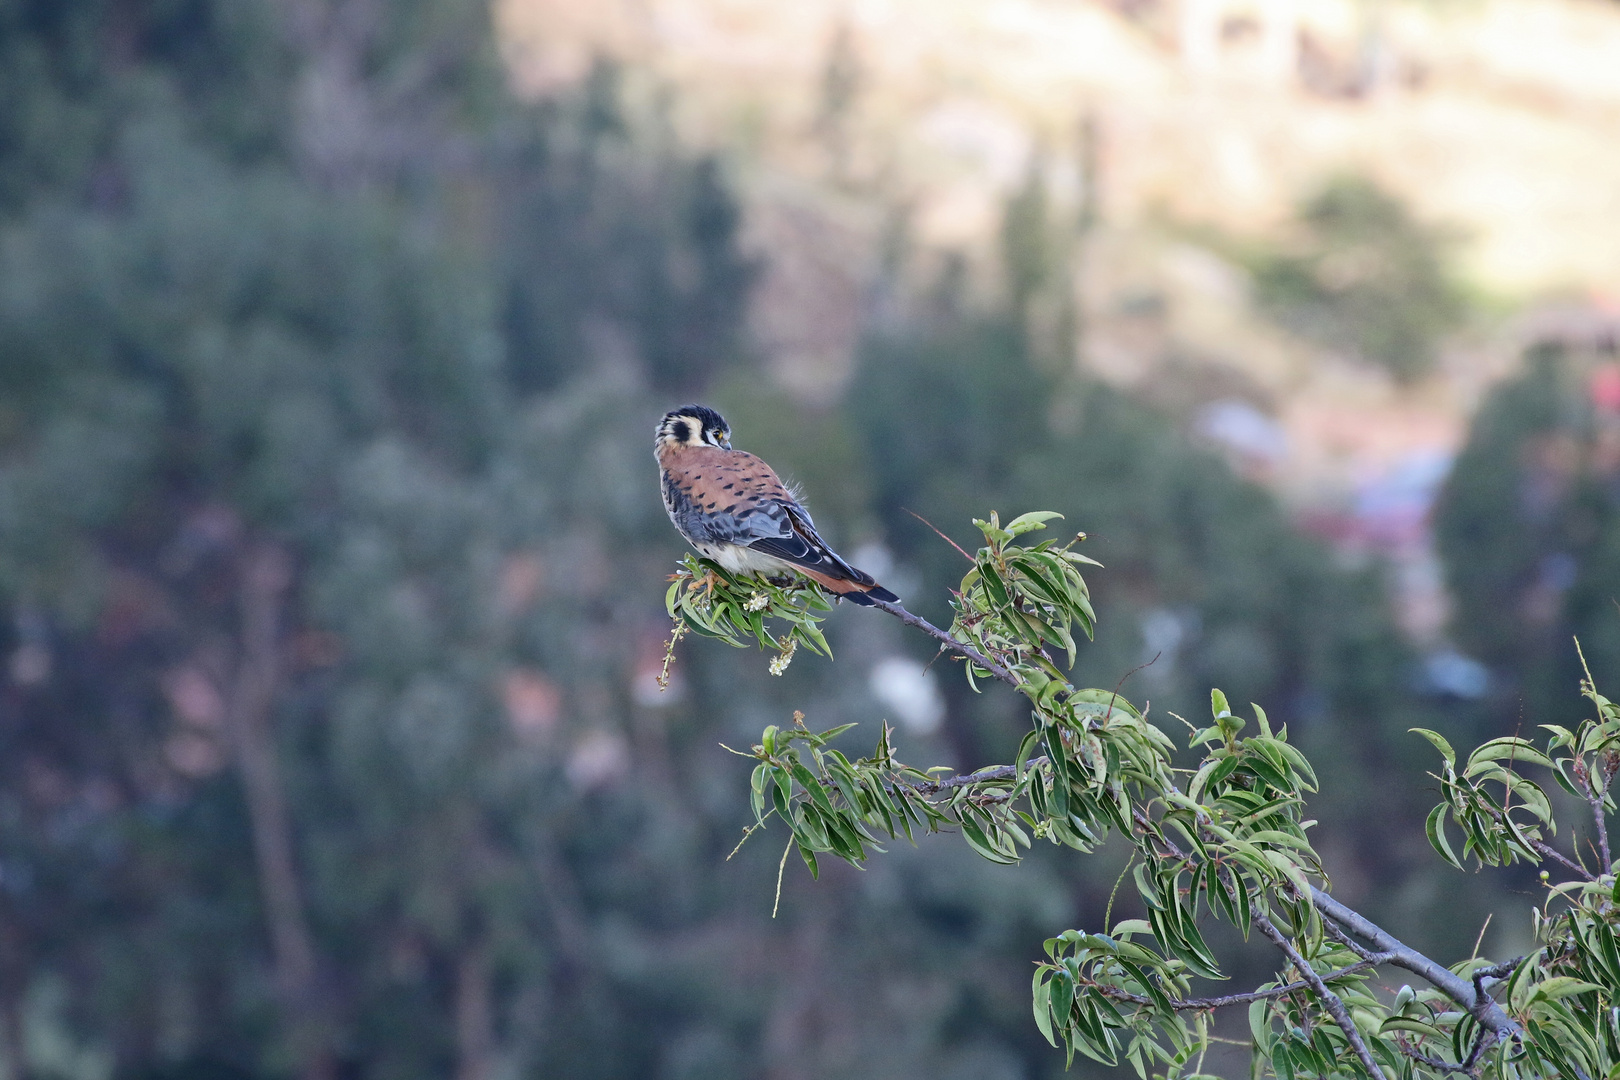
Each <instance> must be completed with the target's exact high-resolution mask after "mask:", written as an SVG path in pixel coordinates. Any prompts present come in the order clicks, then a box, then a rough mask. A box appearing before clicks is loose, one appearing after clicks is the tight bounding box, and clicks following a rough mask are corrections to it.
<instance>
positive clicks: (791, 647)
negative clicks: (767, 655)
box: [771, 638, 799, 675]
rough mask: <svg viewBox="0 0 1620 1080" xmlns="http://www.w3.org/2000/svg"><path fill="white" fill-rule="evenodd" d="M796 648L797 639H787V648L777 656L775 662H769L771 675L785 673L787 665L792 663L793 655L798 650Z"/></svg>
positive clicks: (797, 644) (797, 646)
mask: <svg viewBox="0 0 1620 1080" xmlns="http://www.w3.org/2000/svg"><path fill="white" fill-rule="evenodd" d="M798 648H799V639H798V638H788V643H787V647H786V648H784V649H783V650H782V651H781V653H779V654H778V655H777V657H776V659H775V660H772V661H771V674H772V675H780V674H782V672H784V671H786V670H787V668H788V665H789V664H791V663H793V654H794V652H796V651H797V650H798Z"/></svg>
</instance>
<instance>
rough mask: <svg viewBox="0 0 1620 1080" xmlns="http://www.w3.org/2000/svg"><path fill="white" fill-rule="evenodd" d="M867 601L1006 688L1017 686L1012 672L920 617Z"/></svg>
mask: <svg viewBox="0 0 1620 1080" xmlns="http://www.w3.org/2000/svg"><path fill="white" fill-rule="evenodd" d="M867 599H869V600H871V601H872V606H873V607H875V608H879V609H881V610H883V611H886V612H888V613H889V614H890V615H893V616H894V617H895V618H897V619H899V620H900V621H901V622H903V623H905V624H906V625H907V626H911V627H915V628H916V629H918V630H921V631H922V632H923V633H925V634H927V635H928V636H929V637H931V638H933V639H934V640H935V641H937V642H939V643H940V645H941V647H943V648H945V649H948V650H950V651H951V652H953V653H956V654H957V655H958V656H965V657H967V658H968V659H969V660H971V661H972V662H973V663H974V664H976V665H977V666H979V667H981V668H983V669H984V670H986V671H988V672H989V673H990V674H991V675H993V676H995V677H996V678H998V679H1000V680H1001V681H1002V682H1004V683H1006V684H1007V685H1008V686H1017V685H1018V678H1017V676H1015V675H1014V674H1013V673H1012V672H1010V671H1008V670H1007V669H1006V668H1005V667H1003V666H1002V665H1000V664H998V663H996V662H995V661H994V660H992V659H990V658H989V657H987V656H985V655H984V654H983V653H982V652H980V651H979V650H978V649H975V648H974V647H973V646H971V645H968V644H965V643H963V642H960V641H957V640H956V639H955V638H953V637H951V635H949V634H947V633H946V632H945V631H943V630H941V629H940V628H939V627H937V626H935V625H934V624H933V623H931V622H929V621H928V620H927V619H925V618H923V617H922V616H921V615H913V614H912V613H911V612H909V611H907V610H906V609H905V608H903V607H901V606H900V605H899V604H891V603H889V602H888V601H887V600H878V599H874V598H872V597H868V598H867Z"/></svg>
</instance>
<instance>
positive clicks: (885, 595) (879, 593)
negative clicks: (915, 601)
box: [843, 585, 900, 607]
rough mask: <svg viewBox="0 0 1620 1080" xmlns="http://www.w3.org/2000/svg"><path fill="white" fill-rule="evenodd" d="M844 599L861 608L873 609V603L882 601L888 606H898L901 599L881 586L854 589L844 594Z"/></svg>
mask: <svg viewBox="0 0 1620 1080" xmlns="http://www.w3.org/2000/svg"><path fill="white" fill-rule="evenodd" d="M843 596H844V599H845V600H848V601H849V602H850V603H852V604H856V605H858V606H860V607H873V606H874V605H873V603H872V601H874V600H882V601H883V602H884V603H886V604H898V603H899V602H900V598H899V597H898V596H896V595H894V593H892V592H890V591H889V590H888V589H885V588H884V587H883V586H881V585H874V586H872V587H871V588H870V589H864V590H862V589H852V590H850V591H849V592H847V593H844V594H843Z"/></svg>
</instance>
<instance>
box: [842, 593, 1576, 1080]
mask: <svg viewBox="0 0 1620 1080" xmlns="http://www.w3.org/2000/svg"><path fill="white" fill-rule="evenodd" d="M872 603H873V606H875V607H877V608H880V609H881V610H883V611H886V612H888V613H889V614H890V615H893V616H894V617H895V618H897V619H899V620H900V621H901V622H903V623H905V624H906V625H907V626H911V627H915V628H917V629H919V630H921V631H923V633H925V634H927V635H928V636H929V637H932V638H934V639H935V640H936V641H938V642H939V643H940V644H941V645H942V646H943V647H944V648H946V649H949V650H950V651H952V652H955V653H957V654H959V655H962V656H965V657H967V658H968V659H969V660H971V661H972V662H973V663H975V664H977V665H979V666H980V667H982V668H983V669H984V670H986V671H988V672H990V674H991V675H992V676H994V677H995V678H997V679H1000V680H1001V681H1002V682H1004V683H1006V684H1007V685H1008V686H1011V687H1013V688H1014V689H1017V687H1018V680H1017V678H1016V677H1015V676H1014V675H1013V673H1012V672H1011V671H1008V670H1007V668H1006V667H1004V666H1002V665H1000V664H997V663H995V662H994V661H991V660H988V659H987V658H986V657H985V656H984V655H983V654H981V653H980V652H979V651H978V650H977V649H974V648H973V647H972V646H970V645H964V644H963V643H962V642H960V641H957V640H956V639H955V638H953V637H951V636H950V635H949V634H947V633H946V632H945V631H943V630H941V629H939V627H937V626H935V625H933V624H932V623H930V622H929V621H928V620H927V619H924V618H921V617H920V616H917V615H913V614H912V613H911V612H909V611H907V610H906V609H905V608H903V607H901V606H900V605H898V604H890V603H886V602H885V601H882V600H873V601H872ZM1000 770H1006V772H1005V775H1006V776H1012V775H1013V767H1012V766H1011V765H1002V766H996V767H994V768H991V769H981V770H979V771H978V772H975V773H969V774H967V776H966V777H953V778H952V779H953V780H959V781H960V782H961V783H971V782H973V781H972V778H974V777H977V778H979V779H999V778H1000V777H1001V775H1002V774H1001V772H1000ZM941 783H942V784H944V783H946V782H945V781H942V782H941ZM1538 850H1540V849H1539V848H1538ZM1552 854H1553V855H1554V857H1556V858H1558V860H1559V861H1560V862H1562V863H1565V864H1566V865H1571V866H1572V867H1573V864H1570V863H1569V861H1568V860H1567V859H1564V858H1563V857H1562V856H1559V855H1557V854H1556V852H1554V853H1552ZM1573 868H1574V869H1575V870H1576V871H1577V872H1578V873H1580V874H1581V875H1582V876H1584V877H1586V878H1587V879H1588V880H1590V878H1591V875H1590V874H1587V873H1586V871H1584V870H1581V869H1579V867H1573ZM1311 900H1312V902H1313V903H1314V904H1315V905H1316V908H1317V910H1318V911H1320V912H1321V913H1322V914H1323V915H1326V916H1327V917H1328V918H1329V919H1331V920H1333V921H1334V922H1335V923H1337V924H1338V925H1339V926H1341V927H1343V928H1344V929H1345V930H1347V931H1349V932H1350V933H1353V934H1356V935H1357V936H1359V937H1361V938H1362V939H1363V940H1365V941H1367V942H1370V943H1371V945H1372V946H1373V948H1374V949H1375V950H1376V951H1377V952H1378V953H1381V954H1386V955H1387V956H1388V963H1390V964H1393V965H1394V966H1396V967H1400V968H1404V969H1405V970H1407V971H1410V972H1412V973H1413V974H1415V975H1418V976H1420V977H1421V978H1423V979H1424V980H1425V981H1427V982H1428V983H1429V984H1430V985H1431V986H1433V987H1434V988H1435V989H1437V990H1439V991H1440V992H1441V993H1443V994H1445V995H1446V996H1447V997H1449V998H1450V999H1451V1000H1453V1001H1455V1002H1456V1003H1457V1004H1458V1005H1460V1006H1462V1007H1463V1008H1465V1009H1467V1010H1468V1011H1469V1012H1470V1013H1471V1014H1472V1015H1473V1017H1474V1019H1476V1020H1478V1021H1479V1023H1480V1025H1481V1026H1483V1027H1486V1028H1488V1029H1489V1030H1490V1031H1491V1032H1492V1033H1493V1035H1494V1036H1495V1037H1496V1038H1497V1039H1503V1038H1511V1039H1513V1040H1515V1041H1517V1040H1518V1039H1519V1038H1520V1037H1521V1035H1522V1029H1521V1028H1520V1026H1519V1024H1518V1023H1517V1022H1516V1021H1515V1020H1514V1019H1513V1018H1512V1017H1510V1016H1508V1015H1507V1013H1505V1012H1504V1011H1503V1010H1502V1007H1501V1006H1500V1005H1498V1004H1497V1003H1496V1002H1495V1000H1493V999H1492V998H1490V997H1489V996H1488V995H1487V996H1486V998H1485V1000H1484V1001H1480V1000H1479V999H1478V997H1477V996H1476V995H1475V994H1474V993H1473V987H1472V986H1471V985H1470V984H1469V982H1468V980H1466V979H1463V978H1462V977H1461V976H1459V975H1456V974H1454V973H1452V972H1451V971H1450V970H1449V969H1447V968H1446V967H1445V966H1444V965H1442V964H1440V963H1438V962H1436V961H1434V960H1431V959H1429V958H1428V957H1427V956H1425V955H1423V954H1422V953H1420V952H1418V951H1417V950H1416V949H1413V948H1411V947H1409V946H1407V945H1404V944H1402V943H1401V941H1400V940H1398V939H1397V938H1396V937H1395V936H1394V935H1393V934H1391V933H1389V932H1388V931H1386V930H1384V929H1383V928H1382V927H1380V926H1379V925H1378V924H1376V923H1374V922H1373V921H1372V920H1371V919H1368V918H1367V917H1366V916H1364V915H1362V914H1361V913H1360V912H1358V911H1355V910H1353V909H1351V908H1348V907H1346V906H1345V905H1343V904H1341V903H1340V902H1339V901H1337V900H1335V899H1334V898H1333V897H1332V896H1330V895H1329V894H1327V893H1326V892H1324V891H1322V890H1321V889H1319V888H1316V887H1315V886H1312V887H1311ZM1261 917H1263V916H1261ZM1256 925H1259V924H1258V923H1256ZM1268 925H1269V923H1268ZM1273 929H1274V930H1275V927H1273ZM1262 932H1263V931H1262ZM1268 936H1269V935H1268ZM1358 951H1359V950H1358ZM1313 989H1314V988H1313ZM1335 1000H1336V999H1335ZM1340 1007H1341V1008H1342V1004H1341V1006H1340ZM1355 1038H1356V1040H1357V1042H1358V1043H1359V1041H1360V1036H1359V1035H1357V1036H1355ZM1363 1050H1365V1047H1364V1046H1363ZM1379 1075H1381V1074H1379Z"/></svg>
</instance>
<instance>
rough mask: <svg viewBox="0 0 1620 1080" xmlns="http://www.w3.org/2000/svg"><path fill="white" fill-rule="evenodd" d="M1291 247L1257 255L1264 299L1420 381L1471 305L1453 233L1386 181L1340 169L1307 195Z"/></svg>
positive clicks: (1300, 328)
mask: <svg viewBox="0 0 1620 1080" xmlns="http://www.w3.org/2000/svg"><path fill="white" fill-rule="evenodd" d="M1294 230H1295V234H1294V236H1293V237H1292V238H1291V239H1290V241H1289V243H1288V244H1287V245H1285V247H1284V248H1283V250H1281V251H1277V252H1268V253H1264V254H1251V255H1250V256H1249V257H1248V258H1247V259H1245V261H1246V262H1247V263H1248V264H1249V268H1250V270H1251V271H1252V272H1253V274H1254V280H1255V299H1256V301H1257V303H1258V304H1259V305H1260V307H1261V308H1262V309H1263V310H1266V311H1268V312H1269V313H1270V314H1271V315H1272V316H1273V317H1275V318H1276V319H1277V320H1278V321H1279V322H1281V323H1282V324H1283V325H1284V326H1286V327H1288V328H1289V329H1291V330H1293V331H1295V332H1296V333H1299V334H1302V335H1304V336H1305V337H1307V338H1311V339H1313V340H1315V341H1318V342H1320V343H1321V344H1323V345H1326V346H1328V347H1329V348H1332V349H1336V350H1339V351H1341V352H1344V353H1346V354H1348V355H1349V356H1351V357H1353V358H1356V359H1360V360H1365V361H1367V362H1370V363H1373V364H1376V365H1378V366H1380V367H1383V368H1385V369H1386V370H1388V371H1389V373H1390V374H1391V375H1393V376H1394V377H1395V378H1396V379H1397V380H1398V381H1400V382H1403V383H1409V382H1413V381H1415V380H1417V379H1420V378H1422V377H1423V376H1424V375H1427V374H1428V373H1429V372H1430V371H1431V370H1432V369H1433V368H1434V363H1435V352H1436V350H1437V349H1438V347H1439V344H1440V339H1441V338H1442V337H1443V336H1444V335H1445V334H1446V333H1448V332H1450V331H1452V330H1454V329H1456V328H1457V327H1458V326H1459V325H1460V324H1461V322H1462V320H1463V318H1464V316H1465V315H1466V313H1467V308H1466V304H1465V301H1464V296H1463V294H1462V292H1461V291H1460V289H1459V287H1458V285H1457V284H1456V283H1455V282H1454V281H1453V280H1452V277H1451V275H1450V273H1449V271H1448V270H1447V267H1446V250H1447V247H1448V245H1449V243H1450V237H1448V236H1447V234H1445V233H1443V232H1441V231H1438V230H1436V229H1434V228H1431V227H1428V226H1425V225H1423V224H1421V223H1419V222H1417V221H1414V220H1413V218H1412V216H1411V214H1410V212H1409V211H1408V210H1407V209H1406V207H1405V206H1404V205H1403V204H1402V203H1401V202H1400V200H1398V199H1397V198H1395V196H1393V195H1391V194H1390V193H1389V192H1387V191H1385V190H1384V189H1382V188H1381V187H1379V186H1378V185H1377V184H1375V183H1373V182H1372V181H1370V180H1368V179H1366V178H1364V177H1361V176H1355V175H1345V176H1340V177H1337V178H1335V179H1333V180H1331V181H1329V182H1328V183H1327V184H1326V185H1324V186H1323V187H1322V188H1321V190H1319V191H1317V192H1316V193H1315V194H1313V195H1312V196H1310V197H1309V198H1308V199H1306V200H1305V201H1304V202H1303V203H1302V204H1301V206H1300V208H1299V211H1298V214H1297V219H1296V221H1295V223H1294Z"/></svg>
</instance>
